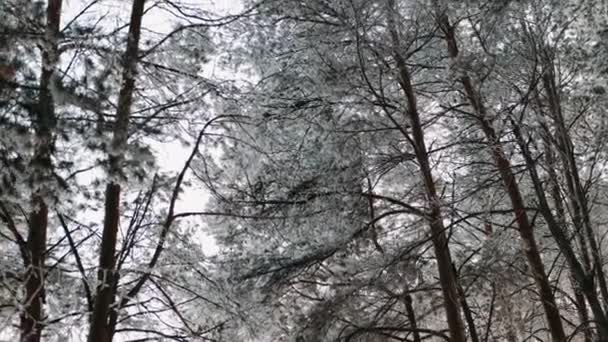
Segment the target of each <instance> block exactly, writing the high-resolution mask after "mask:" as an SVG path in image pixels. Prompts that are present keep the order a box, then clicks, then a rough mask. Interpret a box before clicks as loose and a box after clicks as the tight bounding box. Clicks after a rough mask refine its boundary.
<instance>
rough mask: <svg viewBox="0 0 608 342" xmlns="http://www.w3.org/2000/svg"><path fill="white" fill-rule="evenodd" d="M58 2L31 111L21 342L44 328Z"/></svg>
mask: <svg viewBox="0 0 608 342" xmlns="http://www.w3.org/2000/svg"><path fill="white" fill-rule="evenodd" d="M61 5H62V0H49V2H48V6H47V9H46V29H45V37H44V38H45V41H44V43H43V44H44V48H43V51H42V72H41V75H40V93H39V95H38V105H37V108H36V109H35V116H36V117H35V120H34V123H35V126H34V130H35V132H36V146H35V151H34V158H33V160H32V168H33V172H32V174H33V176H32V179H31V183H32V187H33V188H34V189H33V195H32V199H31V205H32V211H31V213H30V218H29V231H28V237H27V254H28V255H27V257H26V260H24V261H25V268H26V273H25V299H24V302H23V307H24V311H23V313H22V315H21V337H20V340H21V341H22V342H39V341H40V338H41V336H42V329H43V328H44V323H43V322H44V312H43V303H44V301H45V292H44V276H45V272H46V270H45V265H44V264H45V252H46V236H47V229H48V214H49V210H48V206H47V203H46V200H45V197H46V196H47V195H48V193H47V192H48V191H47V189H45V188H44V187H43V186H40V184H41V183H42V184H44V183H45V181H46V180H48V177H49V175H50V173H51V172H52V170H51V169H52V167H53V165H52V161H51V154H52V151H53V130H54V127H55V105H54V103H53V97H52V94H51V91H50V89H49V86H50V84H51V82H52V81H53V80H52V78H53V74H54V72H55V67H56V65H57V61H58V60H59V56H58V51H57V41H58V39H59V25H60V21H61Z"/></svg>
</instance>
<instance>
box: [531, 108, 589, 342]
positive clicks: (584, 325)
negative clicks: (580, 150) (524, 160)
mask: <svg viewBox="0 0 608 342" xmlns="http://www.w3.org/2000/svg"><path fill="white" fill-rule="evenodd" d="M539 110H540V108H539ZM544 140H545V144H544V145H545V146H544V147H545V162H546V164H547V174H548V175H549V183H550V186H551V197H552V198H553V202H554V203H555V212H556V215H557V221H558V224H560V225H561V226H562V227H566V226H567V223H566V211H565V208H564V204H563V201H562V196H561V194H560V190H559V182H558V180H557V173H556V172H555V166H556V164H555V158H554V155H553V148H552V146H551V143H550V141H549V139H544ZM574 234H576V237H577V239H578V240H579V241H580V240H581V239H583V240H584V237H583V236H582V235H581V234H580V232H576V231H575V232H574ZM583 242H584V241H583ZM579 244H580V242H579ZM583 246H584V243H583V245H581V247H583ZM586 255H587V253H586V250H585V251H584V254H583V265H584V266H585V271H586V272H588V271H589V258H588V256H586ZM569 273H570V275H569V278H570V283H571V285H572V289H573V291H574V299H575V300H576V311H577V313H578V317H579V320H580V321H581V329H582V330H583V336H584V339H585V342H591V341H592V340H593V338H592V334H591V330H590V329H589V314H588V313H587V303H586V302H585V297H584V294H583V292H582V291H581V288H580V286H579V285H578V282H577V281H576V275H575V274H574V272H573V271H572V268H571V267H570V268H569Z"/></svg>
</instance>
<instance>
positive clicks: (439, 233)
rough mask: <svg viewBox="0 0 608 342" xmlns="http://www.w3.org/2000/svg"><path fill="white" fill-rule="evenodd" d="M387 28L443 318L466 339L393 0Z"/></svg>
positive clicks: (455, 335)
mask: <svg viewBox="0 0 608 342" xmlns="http://www.w3.org/2000/svg"><path fill="white" fill-rule="evenodd" d="M387 12H388V13H387V16H388V20H387V22H388V28H389V33H390V35H391V40H392V44H393V54H394V59H395V62H396V63H397V71H398V73H399V85H400V87H401V90H402V91H403V93H404V95H405V99H406V104H407V116H408V118H409V120H410V126H411V130H412V141H413V145H414V150H415V154H416V160H417V161H418V164H419V167H420V172H421V174H422V178H423V181H424V187H425V190H426V200H427V203H428V205H429V207H430V213H429V226H430V229H431V234H432V243H433V249H434V252H435V257H436V258H437V267H438V271H439V283H440V285H441V290H442V292H443V298H444V307H445V311H446V318H447V322H448V328H449V332H450V341H452V342H465V341H466V333H465V329H464V324H463V321H462V317H461V306H460V300H459V295H458V286H457V279H456V274H455V273H454V270H453V268H452V257H451V255H450V249H449V246H448V239H447V236H446V232H445V230H446V229H445V226H444V224H443V216H442V213H441V200H440V198H439V195H438V194H437V190H436V187H435V180H434V178H433V174H432V172H431V167H430V163H429V155H428V150H427V148H426V144H425V141H424V132H423V129H422V123H421V121H420V115H419V113H418V107H417V104H416V95H415V94H414V88H413V86H412V81H411V76H410V73H409V70H408V67H407V65H406V61H405V60H404V58H403V56H402V55H401V52H400V51H399V45H400V44H399V43H400V39H399V34H398V32H397V28H396V24H395V18H394V12H395V2H394V0H388V11H387Z"/></svg>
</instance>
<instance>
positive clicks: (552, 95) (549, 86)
mask: <svg viewBox="0 0 608 342" xmlns="http://www.w3.org/2000/svg"><path fill="white" fill-rule="evenodd" d="M547 69H548V71H547V72H545V73H544V74H543V86H544V88H545V91H546V92H547V97H548V100H549V108H550V109H551V114H552V115H551V116H552V118H553V121H554V123H555V126H556V128H557V130H556V131H557V132H556V135H557V137H556V138H557V139H556V140H557V141H558V142H559V143H560V145H561V146H559V147H560V152H561V153H560V156H561V157H562V162H563V164H564V168H563V171H564V176H565V178H566V180H567V184H568V191H569V192H570V196H569V197H570V199H571V200H570V203H571V205H572V207H573V209H574V208H575V207H576V208H578V211H579V212H580V216H581V217H580V218H581V219H582V222H580V223H582V228H583V229H584V232H585V236H586V238H587V241H588V243H589V247H590V248H591V260H592V263H593V269H594V271H595V274H596V275H597V279H598V282H597V285H598V286H599V288H600V293H601V294H602V297H603V300H604V307H605V308H608V284H606V276H605V274H604V268H603V261H602V256H601V252H600V248H599V245H598V242H597V239H596V237H595V232H594V231H593V227H592V226H591V220H590V213H589V208H588V205H587V198H586V196H585V192H584V189H583V185H582V183H581V180H580V176H579V173H578V167H577V165H576V159H575V156H574V147H573V144H572V140H571V139H570V136H569V134H568V130H567V128H566V124H565V121H564V117H563V115H562V111H561V105H560V99H559V91H558V89H557V86H556V84H555V76H554V73H553V64H552V63H551V65H550V67H549V68H547Z"/></svg>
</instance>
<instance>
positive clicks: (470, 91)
mask: <svg viewBox="0 0 608 342" xmlns="http://www.w3.org/2000/svg"><path fill="white" fill-rule="evenodd" d="M435 6H436V15H437V22H438V24H439V27H440V29H441V31H442V33H443V34H444V38H445V40H446V43H447V50H448V55H449V57H450V58H452V59H456V58H457V57H458V53H459V51H458V45H457V41H456V34H455V29H454V27H453V26H452V25H451V24H450V21H449V18H448V16H447V14H446V10H445V9H444V8H442V7H441V6H439V4H438V2H437V1H435ZM460 81H461V83H462V85H463V88H464V93H465V96H466V98H467V100H468V101H469V103H470V105H471V107H472V108H473V110H474V111H475V114H476V116H477V121H478V123H479V126H480V127H481V129H482V131H483V133H484V135H485V136H486V139H487V140H488V143H489V144H491V149H492V150H491V153H492V157H493V159H494V163H495V164H496V167H497V168H498V172H499V174H500V177H501V179H502V181H503V184H504V187H505V190H506V192H507V194H508V196H509V199H510V201H511V205H512V207H513V211H514V213H515V220H516V222H517V226H518V231H519V235H520V238H521V240H522V243H523V250H524V253H525V255H526V259H527V261H528V265H529V266H530V268H531V271H532V276H533V278H534V281H535V283H536V286H537V288H538V291H539V295H540V299H541V302H542V305H543V308H544V310H545V316H546V319H547V323H548V325H549V331H550V334H551V337H552V339H553V341H554V342H564V341H566V334H565V332H564V327H563V325H562V321H561V317H560V313H559V309H558V307H557V304H556V302H555V296H554V295H553V289H552V287H551V284H550V283H549V279H548V277H547V274H546V272H545V267H544V265H543V261H542V258H541V256H540V252H539V249H538V246H537V244H536V238H535V237H534V229H533V226H532V224H531V223H530V220H529V218H528V215H527V213H526V209H525V205H524V201H523V198H522V196H521V192H520V190H519V185H518V184H517V180H516V179H515V176H514V174H513V171H512V170H511V162H510V161H509V159H507V157H506V155H505V153H504V150H503V148H502V144H501V142H500V138H499V137H498V135H497V134H496V131H495V130H494V127H493V126H492V122H491V121H490V119H489V118H488V116H487V113H486V109H485V107H484V105H483V103H482V100H481V97H480V96H479V94H478V93H477V91H476V89H475V88H474V86H473V82H472V80H471V79H470V77H468V75H466V74H465V75H463V76H462V77H461V78H460Z"/></svg>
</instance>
